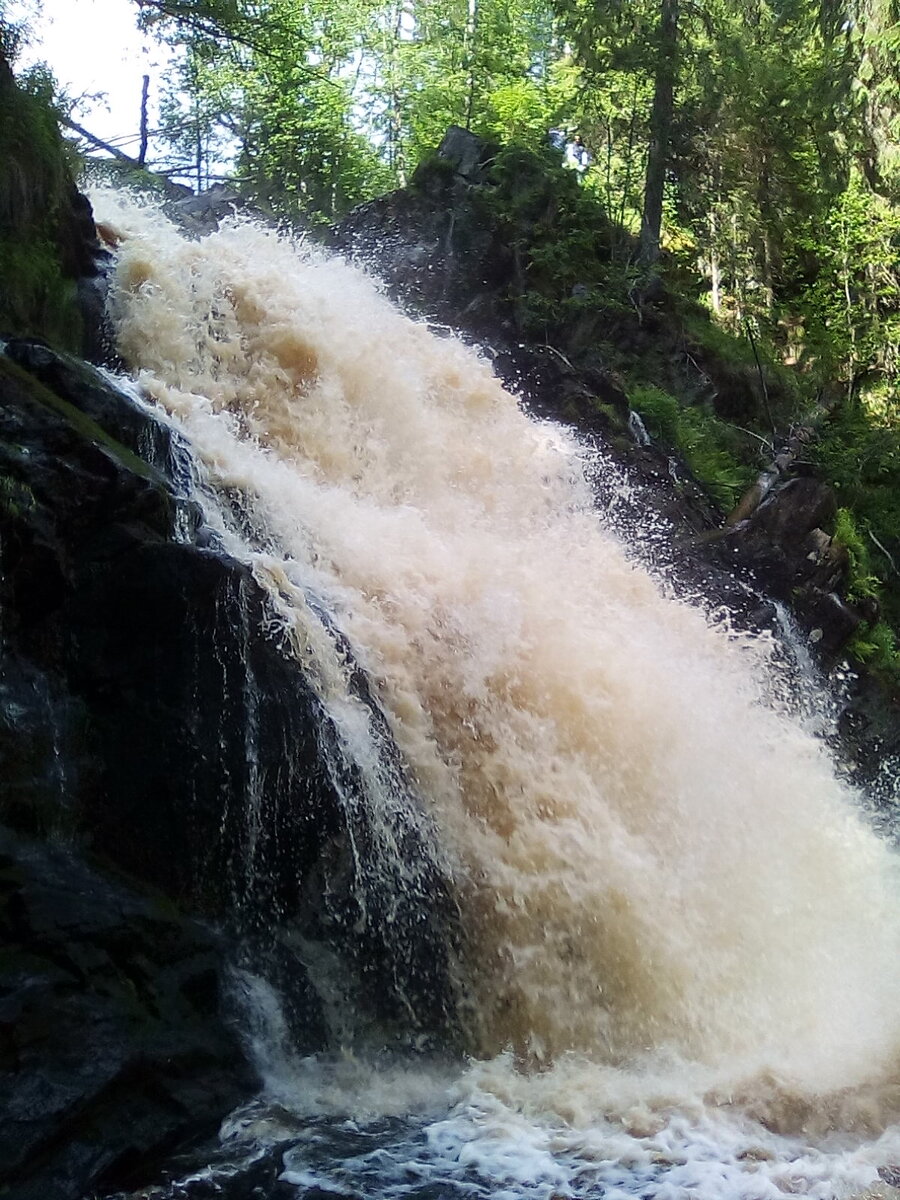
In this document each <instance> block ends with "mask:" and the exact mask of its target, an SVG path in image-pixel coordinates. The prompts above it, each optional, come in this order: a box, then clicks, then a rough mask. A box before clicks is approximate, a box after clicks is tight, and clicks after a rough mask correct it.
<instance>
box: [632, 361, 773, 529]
mask: <svg viewBox="0 0 900 1200" xmlns="http://www.w3.org/2000/svg"><path fill="white" fill-rule="evenodd" d="M629 400H630V403H631V406H632V407H633V408H634V409H635V411H636V412H638V413H639V414H640V417H641V419H642V420H643V422H644V424H645V425H646V426H647V430H648V431H649V432H650V434H652V435H653V436H654V437H656V438H658V439H659V440H660V441H663V442H666V443H667V444H668V445H670V446H671V447H672V448H673V449H675V450H677V451H678V452H679V453H680V454H681V456H682V457H683V458H684V460H685V462H686V463H687V465H688V466H689V467H690V469H691V471H692V473H693V474H694V475H695V476H696V478H697V479H698V480H699V481H700V483H702V484H703V485H704V487H705V488H706V489H707V490H708V491H709V493H710V495H711V496H712V497H713V498H714V499H715V500H716V502H717V503H718V504H719V505H720V506H721V507H722V508H723V509H724V510H726V511H728V510H730V509H732V508H733V507H734V506H735V504H736V503H737V501H738V500H739V499H740V496H741V494H742V493H743V492H744V491H745V490H746V489H747V488H748V487H749V486H750V484H751V483H752V482H753V479H754V477H755V474H756V471H755V468H754V467H753V466H752V465H751V459H752V455H753V454H754V453H755V451H754V450H753V448H752V447H751V445H750V441H751V439H749V438H747V436H746V434H743V433H742V432H741V431H740V430H737V429H735V428H734V427H733V426H731V425H728V424H726V423H725V422H724V421H720V420H718V418H717V417H716V416H715V415H714V414H713V413H711V412H709V411H707V410H706V409H705V408H702V407H699V406H695V405H693V406H689V407H686V406H683V405H681V404H679V402H678V400H677V399H676V398H675V397H674V396H672V395H670V394H669V393H668V392H665V391H663V390H662V389H661V388H658V387H656V386H654V385H652V384H635V385H632V387H631V388H630V389H629Z"/></svg>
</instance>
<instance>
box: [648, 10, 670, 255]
mask: <svg viewBox="0 0 900 1200" xmlns="http://www.w3.org/2000/svg"><path fill="white" fill-rule="evenodd" d="M677 55H678V0H660V11H659V44H658V48H657V59H656V77H655V80H654V85H653V108H652V110H651V112H650V146H649V149H648V151H647V177H646V182H645V184H644V211H643V214H642V216H641V250H640V261H641V263H642V264H643V265H644V266H645V267H652V266H653V264H654V263H655V262H656V260H657V259H658V258H659V233H660V228H661V226H662V206H663V192H664V190H665V182H666V164H667V163H668V160H669V139H670V135H671V131H672V113H673V109H674V103H675V67H676V60H677Z"/></svg>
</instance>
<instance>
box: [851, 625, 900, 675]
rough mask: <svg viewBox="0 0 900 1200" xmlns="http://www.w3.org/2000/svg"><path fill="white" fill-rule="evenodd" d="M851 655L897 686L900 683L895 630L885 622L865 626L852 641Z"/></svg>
mask: <svg viewBox="0 0 900 1200" xmlns="http://www.w3.org/2000/svg"><path fill="white" fill-rule="evenodd" d="M849 650H850V653H851V654H852V655H853V656H854V658H856V659H857V660H858V661H859V662H862V663H865V664H866V666H868V667H870V668H872V669H873V670H875V671H876V672H878V673H879V674H882V675H884V676H887V678H888V679H889V680H890V682H891V683H892V684H893V685H894V686H896V685H897V684H898V683H900V650H898V648H897V638H896V635H895V634H894V631H893V629H891V627H890V626H889V625H888V624H887V623H886V622H884V621H876V622H875V623H874V624H871V625H865V626H864V627H863V629H862V631H861V632H859V633H856V634H855V635H854V636H853V638H852V639H851V641H850V645H849Z"/></svg>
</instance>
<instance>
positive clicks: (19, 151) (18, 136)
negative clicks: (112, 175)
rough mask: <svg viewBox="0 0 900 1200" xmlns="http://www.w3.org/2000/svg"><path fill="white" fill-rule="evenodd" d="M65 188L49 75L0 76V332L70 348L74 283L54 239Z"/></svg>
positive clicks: (76, 340) (76, 331) (76, 335)
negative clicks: (20, 78) (19, 79)
mask: <svg viewBox="0 0 900 1200" xmlns="http://www.w3.org/2000/svg"><path fill="white" fill-rule="evenodd" d="M70 187H71V175H70V174H69V171H68V161H67V156H66V152H65V150H64V147H63V142H62V139H61V138H60V136H59V130H58V127H57V123H56V114H55V111H54V109H53V89H52V81H51V80H50V78H49V76H48V75H47V74H46V72H44V71H34V72H32V73H31V74H30V75H28V76H26V77H25V78H24V80H23V81H22V83H21V85H20V86H17V85H16V84H15V83H14V82H13V80H12V77H11V76H8V77H4V78H2V79H0V279H2V281H3V287H2V289H0V330H2V331H4V332H6V333H13V334H32V335H38V336H42V337H45V338H47V339H48V341H51V342H54V343H55V344H57V345H59V346H62V347H64V348H70V349H77V348H78V347H79V346H80V341H81V322H80V317H79V315H78V308H77V304H76V297H75V286H74V283H73V282H72V280H71V279H69V278H67V277H66V274H65V272H64V270H63V265H62V261H61V253H62V252H61V247H60V246H59V244H58V242H57V240H56V237H57V231H58V227H59V217H60V212H61V210H62V208H63V206H64V205H65V203H66V202H67V199H68V189H69V188H70Z"/></svg>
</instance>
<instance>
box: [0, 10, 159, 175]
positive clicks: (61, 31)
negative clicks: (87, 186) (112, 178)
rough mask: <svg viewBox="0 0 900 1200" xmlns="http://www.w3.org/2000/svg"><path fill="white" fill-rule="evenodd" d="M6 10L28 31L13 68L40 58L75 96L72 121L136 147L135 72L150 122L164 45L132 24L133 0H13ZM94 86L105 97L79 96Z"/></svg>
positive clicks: (138, 105)
mask: <svg viewBox="0 0 900 1200" xmlns="http://www.w3.org/2000/svg"><path fill="white" fill-rule="evenodd" d="M7 11H8V13H9V16H11V17H12V18H13V19H18V18H19V17H21V16H24V17H26V18H28V23H29V26H30V28H31V31H32V35H33V36H32V38H31V41H30V42H29V44H28V45H27V46H26V48H25V49H24V51H23V52H22V54H21V55H20V56H19V59H18V61H17V63H16V69H17V70H20V69H21V68H22V67H26V66H28V65H30V64H31V63H34V62H39V61H43V62H46V63H47V65H48V66H49V67H50V69H51V70H52V71H53V74H54V75H55V76H56V79H57V82H58V83H59V84H60V86H61V87H62V88H64V89H65V91H66V92H67V94H68V95H69V96H70V97H71V98H73V99H74V98H78V102H77V104H76V106H75V108H74V109H73V111H72V114H71V115H72V120H73V121H77V122H78V124H79V125H82V126H83V127H84V128H85V129H87V130H88V131H89V132H90V133H93V134H96V136H97V137H99V138H102V139H103V140H104V141H108V142H113V143H114V144H116V145H118V146H119V148H120V149H121V150H122V151H124V153H126V154H129V153H130V154H136V153H137V150H138V145H139V136H138V129H139V123H140V109H141V79H142V76H143V75H145V74H147V75H149V76H150V105H149V120H150V126H151V129H152V128H153V124H154V122H155V120H156V104H155V98H156V89H157V88H158V86H159V82H160V75H161V73H162V72H163V71H164V70H165V65H166V62H167V59H168V51H167V50H166V49H165V48H164V47H161V46H158V45H157V44H156V43H155V42H154V40H153V39H152V38H151V37H148V36H145V35H143V34H141V33H140V32H139V31H138V28H137V11H138V7H137V4H135V3H134V0H42V2H41V3H39V4H37V3H35V0H13V2H12V3H10V4H9V6H8V10H7ZM99 92H102V93H105V96H104V97H103V98H101V99H97V100H89V99H87V97H88V96H89V95H91V94H92V93H99ZM125 138H131V139H132V140H131V141H124V140H122V139H125Z"/></svg>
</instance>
